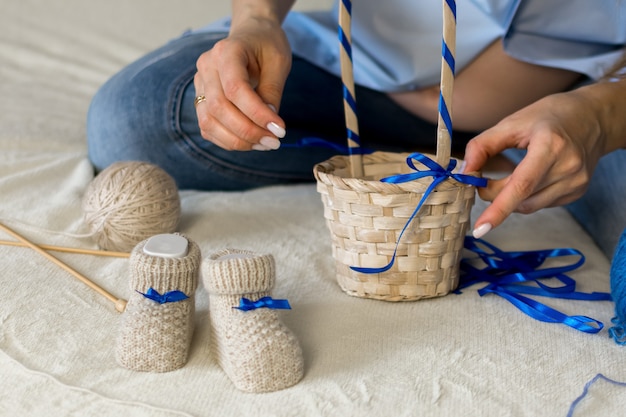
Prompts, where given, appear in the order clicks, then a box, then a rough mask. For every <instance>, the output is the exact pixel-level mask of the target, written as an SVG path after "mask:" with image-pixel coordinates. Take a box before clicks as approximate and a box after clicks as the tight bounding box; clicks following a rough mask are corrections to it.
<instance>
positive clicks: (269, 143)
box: [259, 136, 280, 149]
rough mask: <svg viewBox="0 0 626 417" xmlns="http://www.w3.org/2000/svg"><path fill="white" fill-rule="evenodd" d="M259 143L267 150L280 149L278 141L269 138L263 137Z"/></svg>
mask: <svg viewBox="0 0 626 417" xmlns="http://www.w3.org/2000/svg"><path fill="white" fill-rule="evenodd" d="M259 142H260V143H261V145H263V146H266V147H267V148H269V149H278V148H280V141H279V140H278V139H275V138H270V137H269V136H263V137H262V138H261V140H260V141H259Z"/></svg>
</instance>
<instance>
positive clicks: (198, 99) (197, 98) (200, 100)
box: [193, 95, 206, 107]
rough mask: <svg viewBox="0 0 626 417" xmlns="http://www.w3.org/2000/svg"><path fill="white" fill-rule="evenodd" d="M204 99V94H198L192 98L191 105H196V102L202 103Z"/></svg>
mask: <svg viewBox="0 0 626 417" xmlns="http://www.w3.org/2000/svg"><path fill="white" fill-rule="evenodd" d="M205 100H206V97H205V96H204V95H199V96H197V97H196V98H195V99H194V101H193V106H194V107H198V104H200V103H202V102H203V101H205Z"/></svg>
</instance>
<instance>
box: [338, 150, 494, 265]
mask: <svg viewBox="0 0 626 417" xmlns="http://www.w3.org/2000/svg"><path fill="white" fill-rule="evenodd" d="M414 161H416V162H419V163H421V164H422V165H424V166H426V167H427V168H428V169H427V170H420V169H419V168H417V166H416V165H415V162H414ZM406 163H407V165H408V166H409V168H411V169H412V170H414V171H415V172H410V173H408V174H399V175H392V176H389V177H386V178H382V179H381V180H380V181H382V182H387V183H392V184H401V183H404V182H409V181H414V180H417V179H420V178H424V177H433V182H432V183H430V185H429V186H428V188H427V189H426V191H425V192H424V195H423V196H422V198H421V200H420V201H419V203H418V204H417V207H415V210H413V213H412V214H411V216H410V217H409V220H408V221H407V222H406V224H405V225H404V227H403V228H402V231H401V232H400V236H398V241H397V242H396V247H395V249H394V251H393V256H392V257H391V262H389V264H387V265H386V266H383V267H381V268H363V267H357V266H351V267H350V269H352V270H353V271H356V272H361V273H364V274H377V273H381V272H385V271H388V270H389V269H390V268H391V267H392V266H393V264H394V262H395V260H396V253H397V251H398V245H399V244H400V239H402V235H404V232H405V231H406V229H407V227H408V226H409V224H411V222H412V221H413V219H414V218H415V216H416V215H417V213H418V212H419V210H420V208H422V205H423V204H424V202H425V201H426V199H427V198H428V196H429V195H430V193H432V192H433V191H434V190H435V188H436V187H437V186H438V185H439V184H440V183H442V182H443V181H445V180H447V179H448V178H452V179H453V180H455V181H457V182H460V183H462V184H469V185H473V186H475V187H485V186H486V185H487V179H486V178H480V177H474V176H472V175H465V174H457V173H453V172H452V171H453V170H454V168H456V164H457V161H456V159H451V160H450V163H449V164H448V166H447V168H444V167H442V166H441V165H439V164H438V163H437V162H435V161H433V160H432V159H430V158H429V157H427V156H426V155H424V154H421V153H418V152H415V153H412V154H410V155H409V156H408V157H407V158H406Z"/></svg>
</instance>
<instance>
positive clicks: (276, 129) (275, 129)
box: [267, 122, 287, 138]
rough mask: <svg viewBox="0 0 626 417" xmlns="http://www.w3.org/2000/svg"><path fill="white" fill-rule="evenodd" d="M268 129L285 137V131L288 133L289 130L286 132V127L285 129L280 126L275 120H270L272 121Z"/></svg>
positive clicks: (280, 136)
mask: <svg viewBox="0 0 626 417" xmlns="http://www.w3.org/2000/svg"><path fill="white" fill-rule="evenodd" d="M267 130H269V131H270V132H272V133H273V134H275V135H276V136H278V137H279V138H284V137H285V133H287V132H285V129H283V128H282V127H280V126H278V125H277V124H276V123H274V122H270V123H268V124H267Z"/></svg>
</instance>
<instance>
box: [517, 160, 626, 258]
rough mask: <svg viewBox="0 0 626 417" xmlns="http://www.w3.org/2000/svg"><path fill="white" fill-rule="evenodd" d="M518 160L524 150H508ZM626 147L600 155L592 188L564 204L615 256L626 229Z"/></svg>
mask: <svg viewBox="0 0 626 417" xmlns="http://www.w3.org/2000/svg"><path fill="white" fill-rule="evenodd" d="M505 154H506V156H508V157H509V159H511V160H512V161H513V162H516V163H518V162H519V161H521V159H522V158H523V157H524V154H525V152H523V151H519V150H514V149H510V150H508V151H506V152H505ZM625 166H626V150H624V149H621V150H617V151H615V152H612V153H610V154H608V155H605V156H604V157H602V158H601V159H600V162H599V163H598V165H597V167H596V170H595V171H594V173H593V176H592V178H591V182H590V183H589V189H588V190H587V192H586V193H585V195H584V196H582V197H581V198H580V199H578V200H576V201H574V202H573V203H570V204H568V205H566V206H565V208H566V209H567V210H568V211H569V212H570V214H571V215H572V216H573V217H574V218H575V219H576V220H577V221H578V223H580V225H581V226H582V227H583V228H584V229H585V231H586V232H587V233H588V234H589V235H590V236H591V237H592V238H593V240H594V241H595V242H596V244H597V245H598V246H599V247H600V249H602V251H603V252H604V254H605V255H606V256H607V258H609V259H612V258H613V254H614V251H615V248H616V247H617V242H618V240H619V238H620V235H621V234H622V232H624V233H626V176H624V173H623V172H622V169H621V168H622V167H625Z"/></svg>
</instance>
